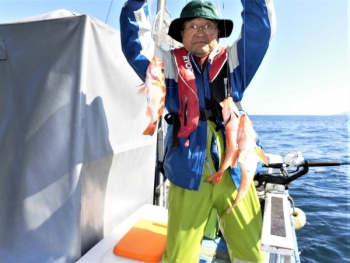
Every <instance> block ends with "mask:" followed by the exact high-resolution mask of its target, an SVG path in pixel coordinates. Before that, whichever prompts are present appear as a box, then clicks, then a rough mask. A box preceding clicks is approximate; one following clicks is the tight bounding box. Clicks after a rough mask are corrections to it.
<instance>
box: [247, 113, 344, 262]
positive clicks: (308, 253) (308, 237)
mask: <svg viewBox="0 0 350 263" xmlns="http://www.w3.org/2000/svg"><path fill="white" fill-rule="evenodd" d="M250 118H251V120H252V122H253V125H254V129H255V131H256V132H257V133H258V135H259V139H260V141H261V143H262V145H263V149H264V151H265V152H266V153H271V154H279V155H282V156H284V155H285V154H287V153H288V152H298V151H299V152H301V153H302V155H303V156H304V158H305V159H306V160H308V161H309V162H316V161H317V162H319V161H336V162H342V163H348V162H349V161H350V160H349V122H348V116H347V115H336V116H259V115H252V116H250ZM349 185H350V166H349V165H340V166H331V167H310V169H309V172H308V173H307V174H306V175H304V176H302V177H300V178H299V179H297V180H295V181H293V182H292V183H291V184H290V190H289V193H290V195H291V196H292V198H293V200H294V202H295V206H296V207H298V208H300V209H302V210H303V211H304V213H305V215H306V225H305V226H304V227H303V228H302V229H300V230H297V231H296V235H297V239H298V246H299V252H300V261H301V263H338V262H339V263H340V262H344V263H346V262H350V216H349V214H350V209H349V204H350V187H349Z"/></svg>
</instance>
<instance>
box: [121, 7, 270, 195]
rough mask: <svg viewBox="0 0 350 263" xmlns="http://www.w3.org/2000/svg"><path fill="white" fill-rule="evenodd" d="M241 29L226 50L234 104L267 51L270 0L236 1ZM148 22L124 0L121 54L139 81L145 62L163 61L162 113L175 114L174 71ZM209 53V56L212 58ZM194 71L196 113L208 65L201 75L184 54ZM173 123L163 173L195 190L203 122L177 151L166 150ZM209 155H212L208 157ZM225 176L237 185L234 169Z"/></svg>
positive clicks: (201, 154) (202, 98)
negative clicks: (154, 59)
mask: <svg viewBox="0 0 350 263" xmlns="http://www.w3.org/2000/svg"><path fill="white" fill-rule="evenodd" d="M242 4H243V9H244V10H243V12H242V17H243V25H242V29H241V34H240V37H239V39H238V40H237V41H235V42H234V43H233V45H232V46H231V47H230V48H229V54H228V55H229V57H228V65H229V69H230V70H229V71H230V73H229V74H230V80H231V85H232V90H233V94H232V96H233V99H234V101H235V102H240V101H241V100H242V98H243V93H244V91H245V89H246V88H247V86H248V85H249V83H250V81H251V80H252V78H253V76H254V74H255V73H256V71H257V69H258V67H259V66H260V64H261V61H262V59H263V57H264V55H265V53H266V51H267V48H268V46H269V43H270V40H271V38H272V36H273V33H274V29H275V14H274V7H273V2H272V0H242ZM147 18H148V7H147V3H144V2H138V1H132V0H129V1H128V2H127V3H126V5H125V6H124V8H123V9H122V12H121V15H120V28H121V42H122V50H123V53H124V55H125V57H126V59H127V61H128V62H129V64H130V65H131V67H132V68H133V69H134V70H135V72H136V73H137V74H138V76H139V77H140V78H141V79H142V80H143V81H144V80H145V73H146V69H147V66H148V64H149V63H150V61H151V60H152V58H153V57H154V56H155V57H158V58H161V59H163V61H164V69H165V72H164V74H165V78H166V100H165V107H166V109H167V111H168V112H175V113H177V112H178V111H179V99H178V89H177V88H178V86H177V79H178V71H177V69H176V65H175V62H174V58H173V54H172V53H171V52H170V51H164V50H162V49H161V48H158V47H157V46H155V44H154V42H153V39H152V37H151V31H150V30H151V26H150V23H149V21H148V20H147ZM217 52H218V50H214V51H213V52H212V53H211V54H210V56H215V55H216V53H217ZM190 58H191V60H192V64H193V67H194V68H195V76H196V84H197V90H198V97H199V104H200V109H205V96H207V93H208V92H206V91H208V90H210V82H209V76H208V72H209V67H210V63H207V64H206V68H205V69H204V70H203V72H201V71H200V70H199V69H198V67H197V65H196V63H195V62H194V59H193V57H192V56H191V54H190ZM173 128H174V126H173V125H170V126H169V127H168V130H167V135H166V138H165V141H164V144H165V151H164V153H165V154H164V169H165V175H166V177H167V178H168V179H169V181H170V182H172V183H173V184H175V185H177V186H180V187H183V188H186V189H189V190H199V187H200V182H201V177H202V172H203V168H204V165H205V160H206V144H207V129H208V126H207V122H206V121H199V124H198V127H197V129H196V130H195V131H194V132H192V133H191V134H190V137H189V141H190V145H189V147H185V146H184V143H185V141H186V140H187V138H179V142H180V144H179V147H177V148H176V149H174V150H171V149H170V148H171V145H172V137H173ZM213 154H214V155H215V153H213ZM230 174H231V177H232V179H233V181H234V182H235V184H236V186H237V187H239V183H240V171H239V168H235V169H230Z"/></svg>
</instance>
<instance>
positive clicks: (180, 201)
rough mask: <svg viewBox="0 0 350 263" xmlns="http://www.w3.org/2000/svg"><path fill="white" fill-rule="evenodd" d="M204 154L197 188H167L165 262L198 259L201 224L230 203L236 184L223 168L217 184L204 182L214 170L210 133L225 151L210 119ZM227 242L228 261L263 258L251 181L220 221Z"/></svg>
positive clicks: (189, 262) (183, 262) (259, 219)
mask: <svg viewBox="0 0 350 263" xmlns="http://www.w3.org/2000/svg"><path fill="white" fill-rule="evenodd" d="M208 124H209V128H210V129H209V132H208V146H207V156H208V158H207V159H208V160H207V163H206V164H205V167H204V171H203V175H202V182H201V187H200V190H199V191H190V190H187V189H184V188H181V187H178V186H176V185H173V184H171V185H170V189H169V210H168V215H169V219H168V232H167V244H166V251H165V252H164V254H163V262H164V263H175V262H177V263H198V261H199V255H200V248H201V241H202V238H203V233H204V228H205V226H206V223H207V220H208V218H209V216H210V213H211V211H212V209H213V208H216V209H217V211H218V215H219V216H222V215H223V214H224V213H225V212H226V210H227V208H228V207H230V206H231V205H232V204H233V201H234V200H235V197H236V195H237V190H236V187H235V185H234V183H233V181H232V179H231V177H230V175H229V173H228V171H226V172H225V174H224V176H223V178H222V180H221V182H220V184H219V185H213V184H211V183H209V182H205V179H206V178H207V177H208V176H210V175H211V174H212V173H213V171H215V170H214V165H213V162H212V160H211V158H210V153H209V146H210V144H211V139H212V136H213V134H214V135H215V136H216V138H217V142H218V151H219V153H220V155H221V156H222V155H223V152H224V143H225V142H224V140H223V136H222V134H221V132H216V131H215V127H214V124H213V123H211V122H209V121H208ZM219 222H220V224H219V226H220V230H221V232H222V234H223V236H224V238H225V241H226V243H227V247H228V251H229V254H230V258H231V262H242V263H243V262H254V263H256V262H259V263H260V262H264V261H265V254H264V252H262V251H261V250H260V237H261V227H262V216H261V211H260V204H259V200H258V197H257V194H256V191H255V186H254V184H253V183H252V185H251V187H250V189H249V191H248V193H247V195H246V196H245V197H244V199H243V200H242V201H241V202H240V203H239V204H238V205H237V206H236V207H235V208H234V209H232V211H231V212H230V213H229V214H228V215H227V216H225V217H224V219H223V221H222V222H221V221H219Z"/></svg>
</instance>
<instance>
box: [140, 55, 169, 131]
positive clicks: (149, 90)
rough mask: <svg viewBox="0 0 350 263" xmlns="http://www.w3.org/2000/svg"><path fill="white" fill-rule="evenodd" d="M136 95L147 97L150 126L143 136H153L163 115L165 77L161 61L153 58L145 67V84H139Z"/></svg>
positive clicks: (147, 114)
mask: <svg viewBox="0 0 350 263" xmlns="http://www.w3.org/2000/svg"><path fill="white" fill-rule="evenodd" d="M140 86H141V89H140V90H139V91H138V94H141V95H145V96H146V97H147V108H146V116H147V117H150V118H151V122H150V124H149V125H148V126H147V128H146V129H145V130H144V132H143V134H144V135H153V134H154V132H155V130H156V128H157V121H158V119H159V117H161V116H162V115H163V111H164V102H165V92H166V88H165V76H164V62H163V60H161V59H159V58H156V57H154V58H153V59H152V61H151V63H150V64H149V66H148V67H147V71H146V80H145V83H143V84H141V85H140Z"/></svg>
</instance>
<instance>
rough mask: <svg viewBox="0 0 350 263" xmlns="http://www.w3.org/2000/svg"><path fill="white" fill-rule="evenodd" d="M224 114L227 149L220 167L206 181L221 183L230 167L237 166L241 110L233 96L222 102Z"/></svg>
mask: <svg viewBox="0 0 350 263" xmlns="http://www.w3.org/2000/svg"><path fill="white" fill-rule="evenodd" d="M220 105H221V107H222V116H223V119H224V125H225V132H226V151H225V156H224V158H223V161H222V164H221V166H220V169H219V170H218V171H217V172H216V173H214V174H213V175H211V176H209V177H208V178H207V179H206V181H211V182H214V183H215V184H219V183H220V181H221V178H222V176H223V174H224V172H225V171H226V169H227V168H228V167H235V166H236V161H237V157H238V143H237V133H238V124H239V119H240V117H239V115H240V114H239V111H238V109H237V106H236V104H235V103H234V102H233V100H232V97H227V98H225V99H224V100H223V101H222V102H221V103H220Z"/></svg>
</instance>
